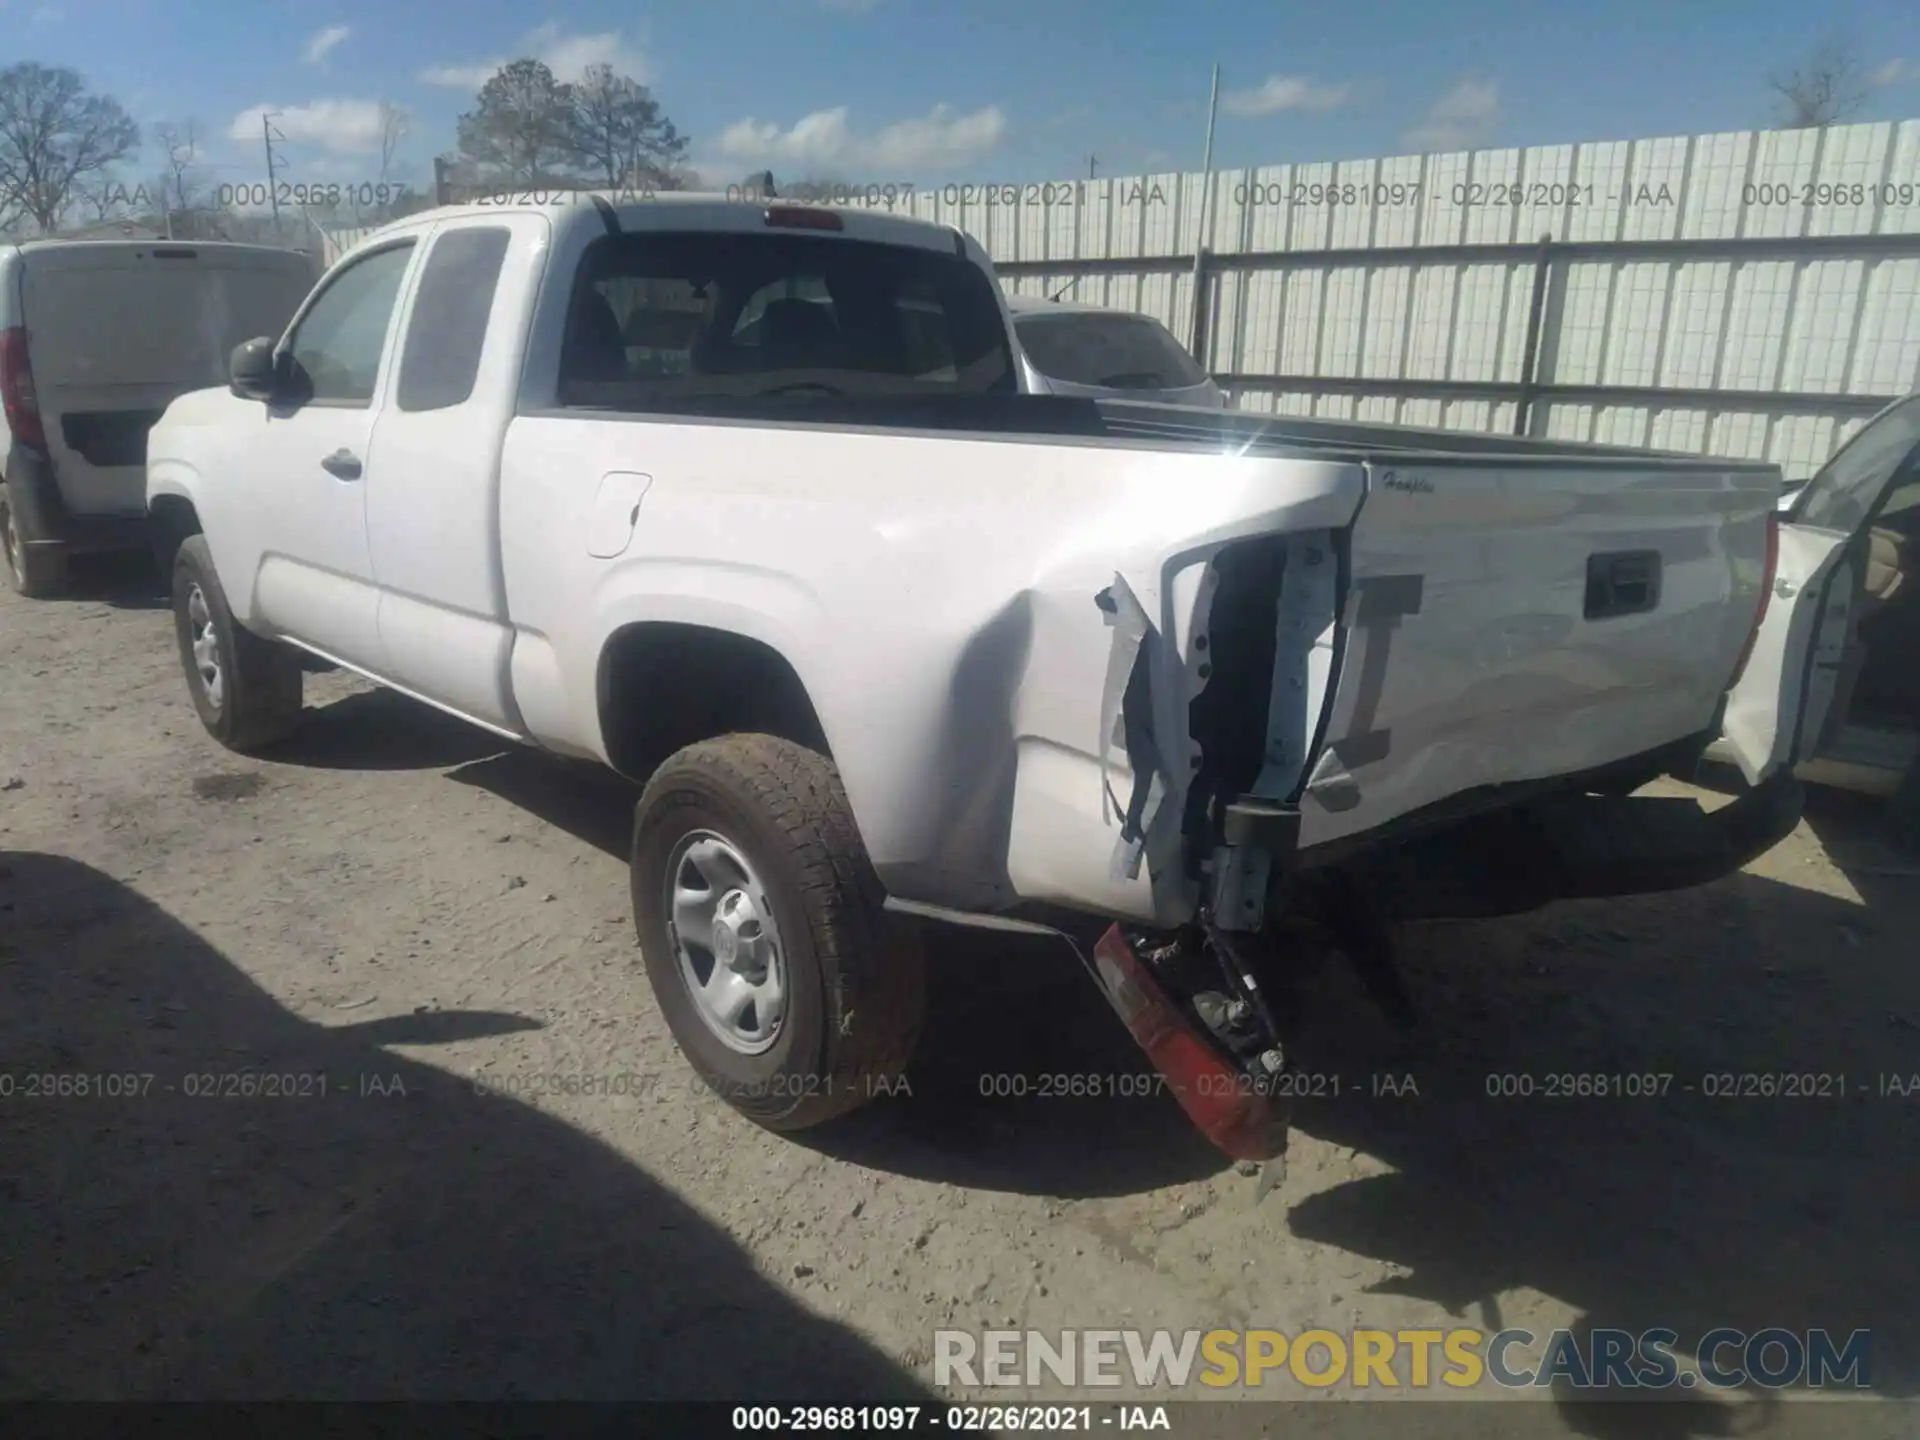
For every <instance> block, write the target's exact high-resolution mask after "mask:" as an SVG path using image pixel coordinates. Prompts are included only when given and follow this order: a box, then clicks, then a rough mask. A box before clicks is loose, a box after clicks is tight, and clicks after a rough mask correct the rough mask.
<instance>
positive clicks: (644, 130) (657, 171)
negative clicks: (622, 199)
mask: <svg viewBox="0 0 1920 1440" xmlns="http://www.w3.org/2000/svg"><path fill="white" fill-rule="evenodd" d="M570 89H571V98H572V102H573V103H572V110H571V113H570V114H569V116H568V138H569V140H570V141H571V143H572V147H573V152H574V158H575V159H576V160H577V161H578V162H579V165H580V168H581V169H582V170H584V171H586V172H588V173H589V174H591V175H592V176H593V177H594V178H595V179H597V180H604V181H605V182H606V184H607V186H608V188H609V189H611V188H613V187H615V186H619V185H652V186H657V187H662V188H668V185H669V182H670V181H671V180H672V177H673V175H674V172H675V169H676V167H677V166H678V165H679V163H680V161H681V160H682V159H683V158H684V157H685V156H686V153H687V145H688V140H687V137H686V136H684V135H682V134H681V133H680V132H679V131H678V130H676V129H675V128H674V125H673V121H671V120H669V119H668V118H667V117H666V115H665V114H663V113H662V112H661V109H660V102H659V101H658V100H656V99H654V98H653V93H652V92H651V91H650V90H648V89H647V87H646V86H644V85H642V84H640V83H639V82H638V81H637V80H634V79H632V78H631V77H629V76H626V75H622V74H620V73H618V72H617V71H616V70H615V69H614V68H613V67H612V66H611V65H604V64H602V65H589V66H588V67H587V68H586V71H585V73H584V74H582V75H581V77H580V80H579V83H577V84H575V85H573V86H572V87H570Z"/></svg>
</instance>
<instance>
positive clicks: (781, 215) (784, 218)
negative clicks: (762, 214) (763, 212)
mask: <svg viewBox="0 0 1920 1440" xmlns="http://www.w3.org/2000/svg"><path fill="white" fill-rule="evenodd" d="M767 224H769V225H778V226H780V227H782V228H783V229H787V230H844V229H846V228H847V227H846V226H845V225H843V224H842V223H841V222H840V217H839V216H838V215H836V214H834V213H833V211H831V210H818V209H815V208H813V207H812V206H809V205H769V206H768V207H767Z"/></svg>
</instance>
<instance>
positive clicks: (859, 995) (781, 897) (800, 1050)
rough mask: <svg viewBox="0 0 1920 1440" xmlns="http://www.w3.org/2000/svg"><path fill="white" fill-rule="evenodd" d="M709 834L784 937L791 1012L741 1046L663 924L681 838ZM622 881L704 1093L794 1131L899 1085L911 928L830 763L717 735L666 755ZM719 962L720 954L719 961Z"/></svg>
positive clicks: (921, 1005)
mask: <svg viewBox="0 0 1920 1440" xmlns="http://www.w3.org/2000/svg"><path fill="white" fill-rule="evenodd" d="M703 830H704V831H710V832H713V833H714V834H716V835H718V836H720V837H723V838H724V840H725V841H726V843H727V844H728V845H730V846H732V847H733V848H734V849H736V850H738V851H739V852H740V854H741V855H742V856H744V858H745V859H746V860H747V861H748V863H749V864H750V865H751V867H752V869H753V871H754V873H755V874H756V875H757V876H758V877H759V879H760V882H761V886H762V888H763V889H764V890H765V892H766V896H765V898H766V901H767V903H768V906H769V908H770V909H771V911H772V914H773V919H774V922H775V925H776V927H777V929H778V932H779V939H780V950H781V955H782V960H783V963H784V966H785V979H786V993H787V1002H786V1004H787V1008H786V1013H785V1015H784V1017H783V1018H782V1020H781V1021H780V1023H779V1027H778V1029H777V1030H776V1031H775V1032H774V1035H773V1038H772V1043H771V1047H770V1048H769V1049H767V1050H765V1051H764V1052H763V1053H761V1054H757V1055H748V1054H743V1053H741V1052H740V1051H739V1050H737V1049H735V1048H732V1047H730V1046H729V1045H728V1044H727V1043H726V1042H725V1041H723V1040H722V1039H721V1038H720V1037H719V1036H718V1034H716V1033H715V1031H714V1030H713V1029H712V1028H711V1027H710V1026H709V1024H708V1022H707V1021H706V1020H705V1019H704V1018H703V1017H702V1014H701V1012H700V1010H699V1009H698V1008H696V1007H697V1005H698V1002H697V1001H696V1000H695V998H694V994H693V988H692V982H691V981H690V980H689V979H688V978H687V977H686V976H685V975H684V974H683V973H682V966H681V962H680V959H679V957H678V954H677V952H676V950H675V948H674V940H673V936H672V935H671V933H670V930H669V924H668V921H669V916H668V913H667V911H668V902H667V896H666V887H667V883H668V880H669V875H668V865H669V863H670V861H672V859H673V856H674V853H675V850H676V847H678V846H679V844H680V842H681V841H682V840H684V839H686V838H687V837H688V836H690V835H691V834H693V832H695V831H703ZM631 873H632V888H633V912H634V921H635V926H636V928H637V930H638V932H639V939H640V946H641V954H642V958H643V960H644V961H645V963H646V967H647V978H648V980H649V981H650V982H651V983H652V986H653V993H654V995H655V996H656V997H657V999H658V1000H659V1002H660V1009H661V1013H662V1014H663V1015H664V1016H665V1017H666V1021H667V1025H668V1027H669V1028H670V1029H671V1030H672V1031H673V1036H674V1039H675V1040H677V1041H678V1042H679V1045H680V1049H681V1051H682V1053H684V1054H685V1055H686V1057H687V1059H688V1061H689V1062H690V1063H691V1064H692V1065H693V1068H694V1069H695V1071H696V1072H698V1074H699V1075H700V1077H701V1079H703V1080H704V1081H705V1082H706V1083H707V1084H708V1086H710V1087H711V1088H712V1089H713V1090H714V1091H715V1092H716V1093H717V1094H719V1095H720V1096H721V1097H722V1098H724V1099H725V1100H726V1101H727V1102H728V1103H729V1104H731V1105H732V1106H733V1107H734V1108H735V1109H737V1110H739V1111H740V1112H741V1113H742V1114H744V1115H746V1116H747V1117H748V1118H749V1119H751V1120H753V1121H755V1122H756V1123H758V1124H760V1125H763V1126H765V1127H767V1128H768V1129H770V1130H783V1131H790V1130H802V1129H805V1128H807V1127H809V1126H812V1125H818V1124H820V1123H821V1122H822V1121H825V1120H830V1119H832V1118H834V1117H835V1116H838V1115H843V1114H845V1113H847V1112H848V1111H850V1110H854V1109H857V1108H858V1107H860V1106H861V1105H864V1104H866V1103H867V1102H868V1101H869V1100H872V1099H875V1098H877V1097H878V1096H880V1095H884V1094H895V1093H901V1092H902V1088H903V1087H902V1086H901V1084H900V1076H901V1074H902V1072H904V1070H905V1069H906V1066H907V1062H908V1061H909V1060H910V1059H912V1056H913V1049H914V1045H915V1042H916V1041H917V1040H918V1039H919V1035H920V1022H921V1017H922V1015H923V1013H924V1011H925V1005H926V989H925V985H926V972H925V961H924V958H923V954H922V950H921V945H920V935H919V932H918V930H917V929H916V928H915V926H914V925H913V924H912V923H911V922H910V921H906V920H903V919H902V918H901V917H899V916H895V915H890V914H888V913H887V912H886V911H884V910H883V909H882V908H881V905H882V901H883V899H884V894H883V892H882V890H881V887H880V882H879V879H878V878H877V877H876V876H875V875H874V872H873V865H872V863H871V862H870V861H869V860H868V858H867V851H866V846H865V845H864V844H863V843H862V842H861V839H860V833H859V831H858V830H857V829H856V828H855V826H854V822H853V812H852V809H851V807H850V806H849V805H848V803H847V795H846V791H845V790H844V789H843V788H842V786H841V784H840V775H839V772H838V771H837V770H836V769H835V768H834V766H833V763H832V762H831V761H829V760H828V759H827V758H826V757H825V756H823V755H820V754H818V753H817V752H815V751H812V750H808V749H806V748H804V747H803V746H800V745H796V744H794V743H793V742H792V741H790V740H782V739H779V738H777V737H776V736H772V735H750V734H740V735H726V736H722V737H720V738H719V739H715V740H706V741H702V742H701V743H699V744H697V745H689V746H688V747H687V748H686V749H684V750H681V751H679V752H678V753H677V754H675V755H673V756H671V757H669V758H668V760H667V761H666V763H665V764H664V765H662V766H661V767H660V768H659V770H658V771H656V772H655V773H654V776H653V778H652V780H651V781H650V782H649V783H648V785H647V788H646V792H645V793H644V794H643V795H642V796H641V798H640V803H639V805H638V806H637V807H636V809H635V812H634V827H633V851H632V872H631ZM714 963H718V962H717V961H716V962H714Z"/></svg>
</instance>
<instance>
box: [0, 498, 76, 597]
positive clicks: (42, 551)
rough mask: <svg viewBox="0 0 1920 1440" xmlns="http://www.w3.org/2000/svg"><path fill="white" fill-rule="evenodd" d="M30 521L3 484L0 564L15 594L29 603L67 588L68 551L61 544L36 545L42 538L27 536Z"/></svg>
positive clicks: (57, 593)
mask: <svg viewBox="0 0 1920 1440" xmlns="http://www.w3.org/2000/svg"><path fill="white" fill-rule="evenodd" d="M30 524H31V522H30V521H27V520H25V519H24V518H23V517H22V515H21V511H20V507H19V506H17V505H15V504H14V503H13V495H12V493H11V488H10V487H9V486H7V485H0V556H3V557H4V558H0V565H4V566H5V568H6V572H7V583H8V584H9V585H11V586H12V587H13V589H14V592H15V593H16V594H19V595H24V596H25V597H26V598H27V599H29V600H46V599H50V598H51V597H53V596H55V595H59V594H62V593H64V592H65V590H66V588H67V552H66V549H65V548H64V547H63V546H60V545H44V544H41V545H36V544H29V543H28V542H29V541H34V540H40V539H42V538H43V537H41V536H38V535H32V534H29V533H27V530H28V528H29V527H30Z"/></svg>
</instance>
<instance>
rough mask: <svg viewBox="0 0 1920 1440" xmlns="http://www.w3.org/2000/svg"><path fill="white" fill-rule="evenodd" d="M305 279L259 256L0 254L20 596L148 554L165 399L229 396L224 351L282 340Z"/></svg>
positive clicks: (1, 375) (295, 267)
mask: <svg viewBox="0 0 1920 1440" xmlns="http://www.w3.org/2000/svg"><path fill="white" fill-rule="evenodd" d="M316 276H317V271H316V267H315V265H314V262H313V260H312V259H311V258H310V257H308V256H306V255H303V254H300V253H299V252H297V251H293V250H277V249H273V248H270V247H268V246H264V245H224V244H221V245H209V244H201V243H198V242H195V243H192V244H175V243H172V242H168V241H159V240H36V241H29V242H28V243H26V244H23V245H7V246H0V398H3V399H4V401H5V407H4V408H5V419H4V422H0V464H3V465H4V466H5V471H4V477H3V478H4V482H5V483H4V485H0V541H3V542H4V545H3V546H0V549H3V550H4V556H5V560H4V566H3V567H0V568H4V569H5V571H6V573H7V579H8V580H9V581H10V582H11V583H12V585H13V588H14V589H15V590H17V591H19V592H20V593H21V594H23V595H28V596H48V595H54V594H57V593H59V592H60V591H61V589H63V588H64V585H65V582H66V572H67V556H68V555H70V554H73V553H76V552H81V551H96V550H117V549H138V548H140V547H141V546H143V545H145V543H146V526H145V523H144V522H145V516H146V485H147V475H146V458H147V431H148V430H149V429H150V428H152V426H153V424H154V422H155V421H156V420H158V419H159V418H160V414H161V412H162V411H164V410H165V409H166V408H167V405H168V404H169V403H170V402H171V401H173V400H174V399H175V398H176V397H178V396H180V395H184V394H186V393H187V392H188V391H190V390H202V389H205V388H206V387H208V386H210V385H220V386H224V385H225V384H226V383H227V368H228V359H229V357H230V355H231V353H232V351H233V348H234V347H235V346H236V345H238V344H240V342H241V341H243V340H246V339H248V338H250V337H252V336H255V335H268V334H272V335H278V334H279V333H280V332H281V331H282V330H284V329H285V328H286V325H287V322H288V321H289V320H290V319H292V317H293V312H294V310H295V308H296V307H297V306H298V305H299V304H300V302H301V301H302V300H303V299H305V298H306V294H307V291H308V290H310V289H312V288H313V283H314V280H315V279H316Z"/></svg>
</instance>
